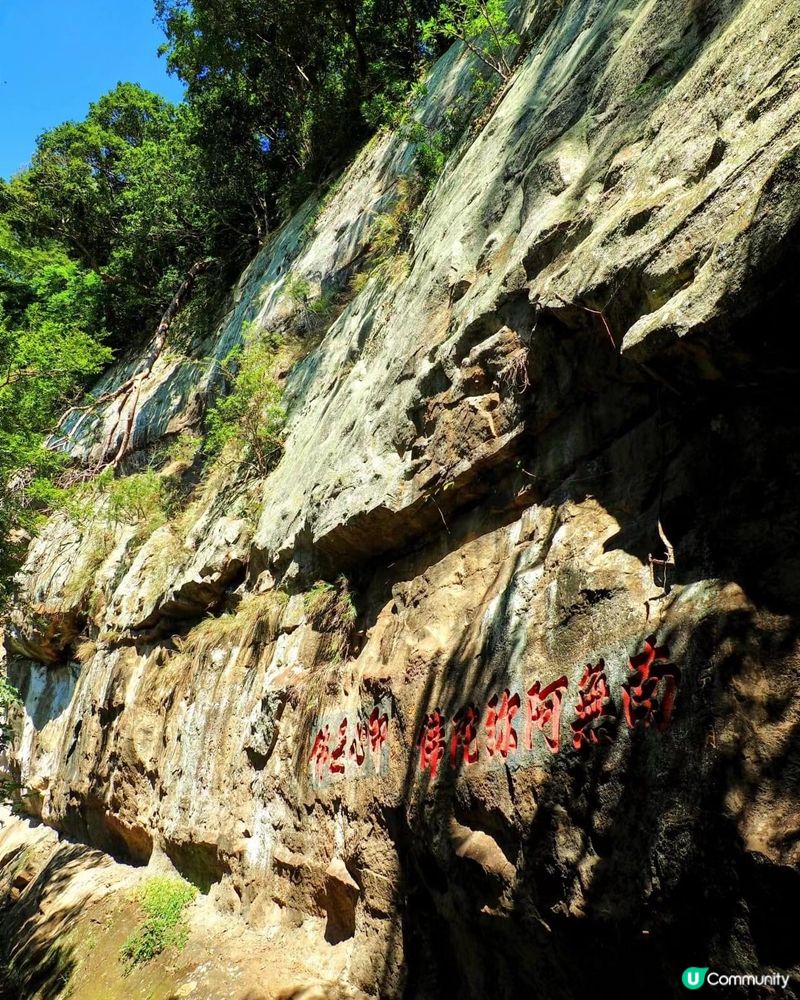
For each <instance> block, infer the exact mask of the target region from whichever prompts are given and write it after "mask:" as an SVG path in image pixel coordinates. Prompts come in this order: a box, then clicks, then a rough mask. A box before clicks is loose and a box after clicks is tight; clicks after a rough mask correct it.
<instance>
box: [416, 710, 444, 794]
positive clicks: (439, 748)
mask: <svg viewBox="0 0 800 1000" xmlns="http://www.w3.org/2000/svg"><path fill="white" fill-rule="evenodd" d="M417 746H418V747H419V769H420V771H430V773H431V779H432V780H433V779H435V778H436V774H437V772H438V770H439V762H440V761H441V759H442V757H443V756H444V721H443V719H442V713H441V712H440V711H439V709H438V708H436V709H434V710H433V711H432V712H430V713H429V714H428V715H426V716H425V719H424V721H423V723H422V729H421V730H420V734H419V737H418V738H417Z"/></svg>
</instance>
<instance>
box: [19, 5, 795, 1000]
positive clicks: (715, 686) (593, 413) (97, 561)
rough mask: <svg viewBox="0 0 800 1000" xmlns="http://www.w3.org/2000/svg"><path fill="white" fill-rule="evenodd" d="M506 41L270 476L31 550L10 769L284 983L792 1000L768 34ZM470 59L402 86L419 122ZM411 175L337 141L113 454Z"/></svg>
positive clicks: (395, 158)
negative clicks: (418, 86) (689, 989)
mask: <svg viewBox="0 0 800 1000" xmlns="http://www.w3.org/2000/svg"><path fill="white" fill-rule="evenodd" d="M519 16H520V19H521V23H522V25H523V27H524V28H526V29H527V30H526V31H525V32H523V33H524V37H525V44H524V51H523V52H521V53H520V57H519V61H518V63H517V66H516V69H515V72H514V74H513V76H512V78H511V80H510V81H509V83H508V85H507V86H506V87H505V88H504V89H503V90H502V92H501V93H500V94H499V95H498V97H497V100H496V102H495V103H494V104H493V106H492V108H491V110H490V113H487V114H486V116H485V117H484V119H482V120H481V121H480V122H478V123H476V126H475V128H474V129H473V131H472V132H471V133H470V135H469V137H468V138H467V139H465V140H464V142H463V143H462V144H461V146H459V148H458V149H457V150H456V152H455V153H454V154H453V156H452V157H451V159H450V161H449V162H448V164H447V166H446V168H445V170H444V172H443V174H442V176H441V177H440V179H439V180H438V182H437V183H436V184H435V186H434V187H433V189H432V190H431V191H430V192H429V193H428V195H427V196H426V198H425V201H424V202H423V205H422V210H421V213H420V219H419V221H418V223H417V225H416V228H415V230H414V234H413V241H412V245H411V247H410V250H409V252H408V258H407V261H405V270H404V271H403V270H400V269H399V268H398V273H390V274H387V273H385V272H382V273H378V274H373V275H372V276H371V277H369V279H368V280H366V282H365V283H362V286H361V287H360V290H359V291H358V294H353V295H352V296H351V297H350V299H349V301H348V303H347V305H346V306H345V308H344V309H343V311H342V312H341V314H340V315H339V316H338V317H337V318H336V320H335V321H334V322H333V323H332V325H331V326H330V328H329V329H327V331H326V332H325V334H324V336H323V337H322V339H321V342H320V343H319V344H318V345H317V346H316V347H315V348H314V349H313V350H311V351H310V352H309V353H308V354H307V355H306V356H305V357H303V359H302V360H300V361H299V362H298V363H297V364H295V365H294V366H293V367H292V368H291V370H290V371H289V372H288V374H287V376H286V399H287V401H288V406H289V417H288V427H287V436H286V448H285V452H284V454H283V457H282V459H281V462H280V464H279V465H278V466H277V468H276V469H275V470H274V471H273V472H272V473H271V474H270V475H269V476H268V477H267V478H266V479H265V480H264V481H263V482H257V483H253V482H251V483H249V484H248V485H247V490H244V491H243V490H238V491H236V490H233V489H232V488H231V484H230V483H225V482H220V483H218V484H216V485H214V484H212V486H213V488H212V489H210V491H209V492H208V494H207V496H206V499H205V500H204V502H203V503H202V504H201V505H199V507H198V508H197V509H196V511H195V514H194V517H193V520H192V521H191V523H184V524H183V525H182V526H181V528H180V530H177V529H176V527H175V526H174V525H169V524H167V525H162V526H161V527H160V528H158V530H157V531H155V532H154V533H153V534H151V536H150V537H148V538H147V539H145V540H143V541H142V540H141V539H140V540H137V541H134V540H133V539H132V537H131V532H130V531H128V530H127V529H125V528H120V529H119V531H118V532H117V534H116V535H115V536H114V538H113V539H110V540H109V541H108V544H107V545H106V547H105V549H104V550H103V552H102V554H100V555H98V554H97V553H94V552H91V551H87V548H88V544H89V543H88V541H87V535H86V534H85V533H82V532H81V531H79V530H78V531H76V530H75V529H74V528H73V527H70V526H69V525H66V524H65V523H64V522H63V520H59V519H55V520H54V521H53V522H51V524H50V525H48V526H47V527H46V528H45V529H44V531H43V532H42V534H41V535H40V536H39V537H38V538H37V539H36V540H35V541H34V543H33V545H32V547H31V555H30V558H29V561H28V564H27V566H26V568H25V571H24V573H23V574H22V577H21V581H20V585H21V590H22V594H23V596H26V597H27V604H26V603H25V602H24V601H22V600H21V603H20V607H19V609H18V611H17V619H16V620H15V624H14V630H13V632H12V633H11V634H10V635H9V636H8V638H7V642H6V645H7V648H8V653H9V660H8V672H9V675H10V677H11V679H12V681H13V682H14V683H15V684H17V685H18V687H19V688H20V689H21V691H22V692H23V694H24V696H25V703H26V704H25V713H24V718H23V719H20V738H19V740H18V748H17V756H16V760H15V761H13V762H12V763H13V766H14V767H15V768H16V772H17V773H18V774H19V776H20V778H21V781H22V783H23V784H24V786H25V793H24V795H25V797H24V802H25V804H26V806H27V808H28V809H29V810H30V811H31V812H33V813H34V814H35V815H37V816H39V817H40V818H41V819H42V820H44V822H45V823H46V824H48V825H50V826H53V827H55V828H57V829H58V830H60V831H62V832H64V833H65V834H68V835H69V836H71V837H73V838H76V839H78V840H80V841H83V842H84V843H87V844H89V845H91V846H93V847H94V848H99V849H100V850H103V851H105V852H107V853H109V854H111V855H114V856H116V857H117V858H118V859H121V860H124V861H126V862H128V863H134V864H138V865H142V864H147V863H150V864H153V865H162V866H163V865H166V866H168V867H171V868H174V869H176V870H177V871H178V872H180V873H182V874H184V875H185V876H186V877H187V878H190V879H191V880H192V881H193V882H195V884H197V885H198V886H199V887H200V888H201V890H202V891H203V892H204V893H207V894H208V898H209V899H210V900H211V901H213V902H215V903H216V905H217V906H218V908H219V910H220V911H222V912H224V913H225V914H226V919H228V920H230V921H238V922H241V923H242V925H244V924H247V925H248V931H247V933H248V934H250V933H251V932H252V933H253V934H255V935H256V937H258V936H259V935H260V936H261V938H263V939H264V940H265V941H266V940H270V941H272V940H280V941H281V942H282V943H283V945H284V946H285V947H286V949H287V950H289V951H291V952H292V953H293V954H294V955H296V956H301V960H298V962H299V965H298V969H297V970H296V971H297V976H298V977H299V978H298V983H301V985H302V987H303V989H308V990H310V991H311V992H309V995H317V994H315V993H313V991H314V990H317V991H318V993H319V995H325V996H327V995H330V996H333V995H342V996H344V995H351V996H364V995H366V996H371V997H380V998H391V997H400V996H402V995H406V996H410V997H420V998H426V997H431V998H432V997H446V996H452V995H459V996H461V997H464V998H473V997H474V998H479V997H480V998H482V997H485V996H500V997H511V996H518V995H522V993H523V992H525V991H527V992H529V993H530V994H531V995H534V996H543V997H547V998H553V1000H555V998H570V1000H571V998H578V997H583V996H586V995H587V994H588V993H589V992H590V991H595V990H596V988H597V984H598V983H599V982H602V983H605V982H608V981H609V973H611V980H612V981H613V983H614V990H615V992H616V993H617V994H618V995H619V996H621V997H627V996H631V997H641V996H642V995H649V994H652V995H655V996H665V997H667V996H673V995H674V996H678V995H680V994H681V992H682V990H683V987H682V986H681V983H680V974H681V972H682V970H683V969H684V968H685V967H686V966H687V965H691V964H694V965H700V966H712V967H714V968H716V969H718V970H723V969H724V970H726V971H730V972H741V973H763V974H767V973H770V974H778V973H780V974H781V975H786V976H788V977H790V979H791V982H790V983H789V985H788V986H787V988H786V990H785V991H784V992H783V994H782V995H785V996H787V997H791V996H794V997H800V985H798V983H799V982H800V980H798V976H800V967H798V961H799V960H800V954H798V948H797V944H796V941H795V937H796V935H795V934H794V930H793V925H792V924H791V923H785V922H784V921H783V918H782V914H783V913H784V912H785V911H787V910H788V907H789V906H790V905H791V904H792V903H793V901H794V899H795V892H796V889H797V887H798V883H799V880H800V875H798V866H799V865H800V791H799V790H798V786H797V781H796V777H797V770H798V763H799V762H800V742H799V741H798V727H800V697H798V690H799V688H800V684H799V682H800V643H799V642H798V632H799V631H800V624H799V623H800V617H799V616H800V546H799V545H798V538H800V513H798V504H797V499H796V498H797V489H798V485H800V415H798V410H797V406H796V399H795V397H796V394H797V389H798V385H800V382H798V376H799V375H800V347H798V344H800V341H798V338H797V337H796V336H794V325H795V324H794V322H793V318H794V316H796V315H797V308H798V305H800V301H799V300H800V286H798V282H797V279H796V273H795V272H796V262H797V259H798V257H797V255H798V251H799V250H800V69H799V67H800V10H799V9H798V6H797V3H796V0H700V2H694V0H693V2H689V0H686V2H675V0H671V2H667V0H624V2H623V0H564V2H563V3H560V4H541V5H536V4H534V5H531V6H529V7H525V6H524V7H523V9H522V10H520V11H519ZM472 70H473V67H472V65H471V63H470V60H469V58H468V56H467V55H466V54H465V53H463V52H460V51H459V50H458V49H457V48H454V49H453V50H452V51H451V52H450V53H448V54H447V55H446V56H445V57H444V58H443V59H442V60H441V61H440V63H439V64H437V66H436V67H435V69H434V71H433V74H432V78H431V82H430V85H429V88H428V94H427V97H426V98H425V103H424V105H423V107H422V108H421V109H420V115H421V116H422V118H423V119H424V120H425V121H427V122H428V123H430V125H431V127H436V124H437V123H438V122H440V121H441V119H442V115H443V114H444V112H445V110H446V108H447V106H448V104H449V103H451V102H452V101H453V100H454V98H455V97H457V96H458V95H459V94H461V93H464V92H465V91H466V89H467V88H468V87H469V80H470V76H471V73H472ZM412 157H413V149H411V148H410V147H409V146H408V144H407V143H406V142H405V141H404V140H403V139H402V138H401V137H400V136H398V135H393V134H384V135H381V136H379V137H378V138H376V139H375V140H373V141H372V142H371V143H370V144H368V146H367V147H366V148H365V149H364V150H363V151H362V152H361V154H360V155H359V156H358V157H357V159H356V160H355V162H354V163H353V165H352V166H351V167H350V169H349V170H348V171H347V172H346V174H345V175H344V177H343V179H342V181H341V183H340V184H339V185H338V187H337V189H336V190H335V192H334V193H333V194H332V196H331V197H330V198H329V200H328V201H327V203H326V204H325V205H324V206H323V207H322V208H321V210H319V211H318V212H317V214H316V215H314V214H313V213H314V212H315V209H314V207H313V206H312V205H307V206H305V208H304V209H303V210H302V211H301V212H300V213H299V215H298V216H297V217H296V218H295V219H293V220H292V221H291V222H290V223H289V224H288V225H287V226H286V227H285V229H284V230H283V231H282V232H281V233H280V234H278V235H277V236H276V237H275V239H274V240H273V241H272V242H271V243H270V244H269V245H268V246H266V247H265V248H264V249H263V250H262V251H261V253H260V254H259V256H258V257H257V259H256V260H255V261H254V262H253V263H252V264H251V266H250V267H249V268H248V270H247V271H246V272H245V274H244V275H243V277H242V279H241V281H240V282H239V284H238V286H237V288H236V289H235V291H234V293H233V301H232V307H231V310H230V313H229V314H228V316H227V317H226V318H225V320H224V322H223V323H222V324H221V326H220V328H219V330H218V332H217V335H216V336H215V337H214V338H213V343H210V344H206V345H200V346H197V352H198V356H197V357H189V358H187V359H184V360H182V361H180V362H176V361H174V360H173V361H171V362H169V363H167V362H164V367H163V370H162V369H161V368H159V370H158V371H155V370H154V372H153V373H152V374H151V376H150V379H149V380H148V383H149V384H148V390H147V391H148V392H152V394H153V395H152V399H153V402H152V404H151V405H150V406H149V407H147V408H144V409H143V410H142V411H141V412H140V415H139V417H138V419H137V423H136V431H135V435H134V441H135V443H136V444H137V446H140V447H142V448H144V447H145V446H147V445H148V444H152V443H153V442H155V441H157V440H158V439H159V438H161V437H163V436H164V435H165V434H168V433H171V429H173V430H174V429H175V428H176V427H178V426H182V425H189V424H191V423H192V421H193V420H195V419H196V415H197V413H198V412H199V410H200V409H201V408H202V405H203V400H204V399H205V398H206V396H207V395H208V393H209V391H210V389H211V388H213V385H214V375H213V372H212V371H211V369H210V368H209V366H208V365H204V364H201V363H200V354H201V353H202V352H203V351H205V352H206V354H207V356H208V357H212V358H216V359H220V358H223V357H224V356H225V355H226V354H227V352H228V351H229V350H230V349H231V347H232V346H234V345H235V344H237V343H238V342H240V341H241V338H242V336H243V331H244V330H245V328H246V327H247V325H248V324H251V323H256V324H257V325H259V326H260V327H262V328H264V329H282V328H284V327H285V326H286V325H287V324H289V323H290V322H291V321H292V317H291V315H290V313H291V304H290V302H289V298H290V296H288V295H287V293H286V287H287V281H288V278H289V276H290V275H292V276H295V277H300V278H303V279H304V280H306V281H307V282H309V284H310V285H311V286H312V287H314V288H316V289H324V288H326V287H339V288H341V287H344V285H346V284H347V282H348V281H349V280H350V278H351V277H352V275H353V273H355V272H356V271H357V270H358V268H359V266H360V265H359V263H358V262H359V261H360V260H361V259H362V258H363V257H364V254H365V253H366V252H367V250H368V248H369V243H370V238H371V237H370V233H371V232H372V230H373V223H374V220H375V218H376V217H377V216H379V215H380V214H381V213H383V212H386V211H387V209H388V207H389V206H391V205H392V203H393V201H394V199H395V198H396V195H397V189H398V183H399V179H400V178H401V177H402V176H403V175H404V174H405V173H407V172H408V170H409V169H410V164H411V161H412ZM130 372H131V369H130V367H128V368H125V369H124V370H122V369H120V370H119V371H116V372H114V373H112V374H111V375H110V376H109V377H108V380H107V385H106V387H107V388H108V387H111V386H113V385H114V384H119V383H121V382H123V381H124V380H125V379H126V378H127V377H129V376H130ZM116 419H117V417H116V414H115V413H113V412H109V413H101V414H100V415H99V416H98V417H96V418H95V419H94V422H91V421H88V422H84V423H83V424H82V425H81V427H79V428H78V429H77V430H76V431H75V433H74V434H73V437H72V439H71V440H70V442H69V443H67V444H65V445H64V446H65V447H68V448H70V449H71V450H72V452H73V454H74V455H75V456H76V457H79V458H84V459H90V458H91V457H92V456H94V457H97V455H99V454H100V453H102V451H103V449H104V448H108V447H109V444H108V437H109V429H113V426H114V421H115V420H116ZM112 444H113V442H112ZM87 576H90V577H91V587H88V588H87V583H86V579H87ZM342 578H344V579H345V583H346V590H345V589H343V588H345V584H344V583H342ZM317 580H325V581H328V583H329V584H330V585H331V588H330V589H331V592H336V593H339V594H340V596H341V594H342V593H345V592H346V594H347V595H350V596H349V597H348V598H347V599H348V600H350V599H352V602H353V606H354V608H355V613H356V618H355V622H354V623H353V625H352V628H350V629H349V632H348V634H347V636H346V640H343V639H342V637H341V635H339V632H337V628H338V627H339V626H338V625H336V624H335V623H333V624H332V621H333V620H332V618H331V615H330V614H328V617H327V618H326V616H325V614H322V613H321V612H319V609H318V605H317V604H315V600H317V597H318V595H319V593H320V591H319V590H317V591H315V590H314V583H315V581H317ZM337 588H338V590H337ZM88 590H92V593H93V595H95V596H94V597H93V600H92V601H90V602H89V601H87V593H88ZM315 594H316V595H317V597H315V596H314V595H315ZM342 599H343V598H342ZM204 616H206V618H205V619H204ZM209 616H210V617H209ZM212 617H213V618H214V621H213V623H212V624H211V625H209V624H208V622H209V621H210V618H212ZM201 620H203V621H205V625H203V624H201V626H200V629H201V631H200V632H198V631H197V623H198V621H201ZM203 628H205V629H206V631H205V632H203V631H202V629H203ZM82 635H83V636H85V635H91V636H92V637H93V638H92V645H90V646H88V647H86V646H85V644H84V645H83V646H81V647H80V654H81V655H80V657H79V659H80V664H78V663H77V662H75V658H76V657H77V653H78V649H77V646H76V639H77V637H78V636H82ZM200 636H204V637H205V638H203V641H202V642H201V641H200ZM337 641H338V643H339V644H338V645H336V642H337ZM0 919H2V916H0ZM612 963H613V967H612ZM300 966H302V968H300ZM194 988H195V987H193V989H194ZM203 988H204V987H203V986H202V984H200V985H198V986H197V987H196V989H197V990H198V992H197V993H189V994H186V995H193V996H194V995H196V996H198V997H200V996H206V995H209V994H208V993H203V992H202V991H203ZM298 989H299V987H298ZM337 990H338V991H339V992H338V993H337V992H335V991H337ZM326 991H327V992H326ZM180 995H184V994H180ZM265 995H275V996H277V995H280V994H279V992H278V991H277V989H276V990H275V991H274V993H273V994H269V993H267V994H265Z"/></svg>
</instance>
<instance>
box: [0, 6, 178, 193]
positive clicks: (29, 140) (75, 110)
mask: <svg viewBox="0 0 800 1000" xmlns="http://www.w3.org/2000/svg"><path fill="white" fill-rule="evenodd" d="M163 41H164V37H163V35H162V33H161V31H160V29H159V28H158V26H157V25H155V24H153V2H152V0H0V177H10V176H11V174H13V173H15V172H16V171H17V170H19V169H20V167H23V166H24V165H25V164H26V163H27V162H28V160H29V159H30V155H31V153H32V152H33V149H34V146H35V143H36V137H37V136H38V135H39V134H40V133H41V132H43V131H44V130H45V129H48V128H52V126H53V125H58V124H59V123H60V122H63V121H66V120H68V119H80V118H83V117H84V115H85V114H86V109H87V107H88V105H89V103H90V101H93V100H96V99H97V98H98V97H100V95H101V94H104V93H105V92H106V91H108V90H111V88H112V87H114V86H116V84H117V83H118V82H120V81H131V82H133V83H140V84H141V85H142V86H143V87H147V88H148V89H149V90H155V91H156V92H157V93H160V94H163V95H164V96H165V97H168V98H170V99H171V100H173V101H177V100H180V97H181V94H182V88H181V85H180V83H179V82H178V80H177V79H176V78H175V77H169V76H167V71H166V64H165V61H164V59H163V58H162V59H160V58H159V57H158V54H157V53H158V46H159V45H160V44H161V43H162V42H163Z"/></svg>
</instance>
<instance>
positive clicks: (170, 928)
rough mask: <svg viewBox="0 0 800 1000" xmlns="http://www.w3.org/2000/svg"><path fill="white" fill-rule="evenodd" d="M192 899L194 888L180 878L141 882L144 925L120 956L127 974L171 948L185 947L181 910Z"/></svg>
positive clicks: (161, 877)
mask: <svg viewBox="0 0 800 1000" xmlns="http://www.w3.org/2000/svg"><path fill="white" fill-rule="evenodd" d="M195 896H197V889H196V887H195V886H193V885H191V884H190V883H189V882H186V881H185V880H184V879H182V878H175V877H171V876H167V875H158V876H156V877H154V878H150V879H148V880H147V881H146V882H145V883H144V885H143V886H142V887H141V889H140V892H139V899H140V901H141V904H142V909H143V910H144V912H145V919H144V922H143V923H142V924H141V925H140V926H139V927H138V928H137V930H135V931H134V932H133V934H131V935H130V936H129V937H128V938H127V939H126V941H125V943H124V944H123V946H122V951H121V953H120V954H121V958H122V961H123V963H124V965H125V970H126V972H131V971H132V970H133V969H134V968H135V967H136V966H137V965H143V964H144V963H145V962H149V961H150V960H151V959H153V958H155V957H156V956H157V955H160V954H161V952H162V951H164V949H165V948H167V947H169V946H170V945H175V946H176V947H178V948H182V947H183V946H184V944H185V943H186V938H187V935H188V927H187V926H186V922H185V919H184V910H185V909H186V907H187V906H188V905H189V904H190V903H191V902H192V901H193V900H194V898H195Z"/></svg>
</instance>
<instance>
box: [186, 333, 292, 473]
mask: <svg viewBox="0 0 800 1000" xmlns="http://www.w3.org/2000/svg"><path fill="white" fill-rule="evenodd" d="M281 344H282V339H281V337H280V336H279V335H278V334H275V333H262V334H259V335H256V336H255V337H253V336H251V337H249V338H248V339H247V341H246V343H245V346H244V348H243V349H238V350H235V351H232V352H231V354H229V355H228V357H227V358H226V360H225V363H224V365H223V371H224V374H225V375H226V377H227V378H228V380H229V382H230V385H231V391H230V392H229V393H228V395H227V396H223V397H222V398H220V399H218V400H217V402H216V403H215V404H214V405H213V406H212V407H211V409H210V410H209V412H208V416H207V418H206V426H207V428H208V436H207V438H206V446H205V447H206V451H207V452H208V453H209V454H212V455H216V454H219V453H221V452H222V451H223V449H225V448H233V449H234V450H238V451H239V452H240V453H243V454H244V457H245V459H246V460H249V461H250V462H252V464H253V465H254V466H255V468H256V470H257V471H258V473H259V474H260V475H266V474H267V473H268V472H270V471H271V470H272V469H273V468H274V467H275V466H276V465H277V464H278V460H279V459H280V457H281V454H282V452H283V426H284V423H285V421H286V411H285V410H284V409H283V406H282V405H281V399H282V397H283V390H282V389H281V387H280V385H279V384H278V382H277V381H276V379H275V374H274V372H275V368H276V362H277V355H278V350H279V349H280V346H281Z"/></svg>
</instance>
